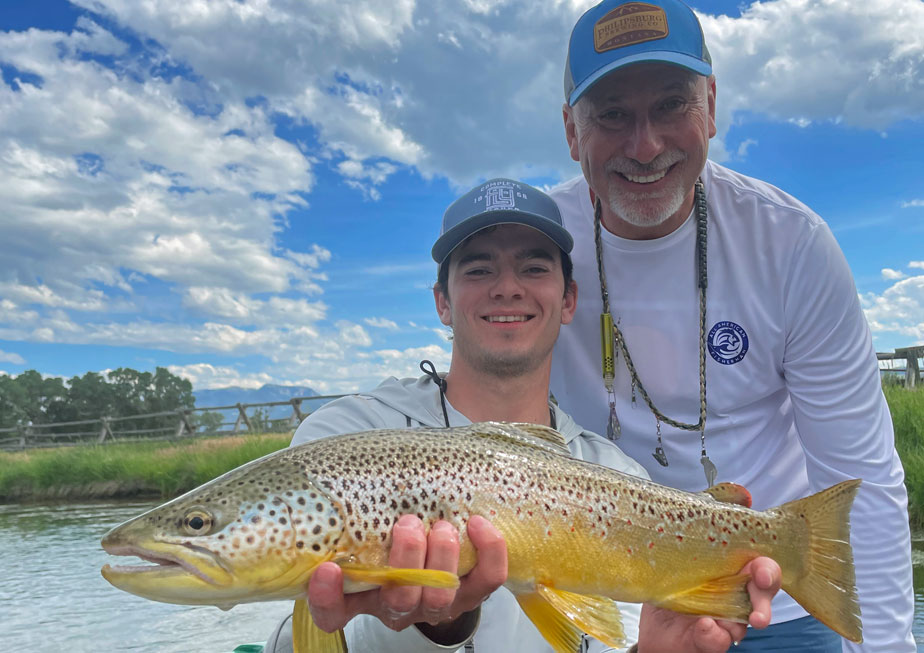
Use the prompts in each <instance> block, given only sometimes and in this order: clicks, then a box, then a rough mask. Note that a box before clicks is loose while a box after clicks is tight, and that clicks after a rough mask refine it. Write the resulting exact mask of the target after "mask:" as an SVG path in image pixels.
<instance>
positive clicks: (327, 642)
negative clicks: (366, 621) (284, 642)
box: [292, 599, 347, 653]
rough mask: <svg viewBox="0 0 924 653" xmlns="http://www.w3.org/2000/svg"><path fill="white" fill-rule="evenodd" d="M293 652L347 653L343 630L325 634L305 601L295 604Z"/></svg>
mask: <svg viewBox="0 0 924 653" xmlns="http://www.w3.org/2000/svg"><path fill="white" fill-rule="evenodd" d="M292 650H293V651H294V653H347V645H346V637H344V635H343V631H342V630H338V631H337V632H335V633H325V632H324V631H323V630H321V629H320V628H318V625H317V624H316V623H314V619H312V618H311V610H309V609H308V602H307V601H305V599H298V600H297V601H296V602H295V609H294V610H293V611H292Z"/></svg>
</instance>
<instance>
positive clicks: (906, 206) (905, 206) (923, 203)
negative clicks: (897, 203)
mask: <svg viewBox="0 0 924 653" xmlns="http://www.w3.org/2000/svg"><path fill="white" fill-rule="evenodd" d="M920 206H924V200H911V201H909V202H902V208H903V209H910V208H912V207H914V208H917V207H920Z"/></svg>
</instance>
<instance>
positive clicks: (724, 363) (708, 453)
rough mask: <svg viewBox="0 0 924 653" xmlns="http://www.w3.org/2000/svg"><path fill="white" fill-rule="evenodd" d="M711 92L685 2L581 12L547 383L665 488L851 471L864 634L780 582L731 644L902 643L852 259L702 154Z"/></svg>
mask: <svg viewBox="0 0 924 653" xmlns="http://www.w3.org/2000/svg"><path fill="white" fill-rule="evenodd" d="M715 103H716V82H715V77H714V76H713V74H712V61H711V59H710V56H709V53H708V51H707V49H706V44H705V39H704V36H703V33H702V29H701V27H700V25H699V21H698V20H697V18H696V16H695V14H694V13H693V11H692V10H691V9H690V8H689V7H688V6H686V5H685V4H683V3H682V2H680V1H679V0H646V1H645V2H625V0H604V2H602V3H601V4H599V5H597V6H595V7H593V8H591V9H589V10H588V11H587V12H586V13H585V14H584V15H583V16H582V17H581V18H580V19H579V20H578V22H577V24H576V25H575V27H574V30H573V32H572V35H571V39H570V43H569V48H568V60H567V63H566V69H565V104H564V108H563V117H564V126H565V134H566V137H567V141H568V146H569V148H570V153H571V156H572V158H573V159H574V160H575V161H578V162H580V164H581V169H582V172H583V177H579V178H576V179H574V180H571V181H569V182H566V183H564V184H562V185H561V186H559V187H558V188H556V189H554V190H553V191H552V193H551V195H552V196H553V198H554V199H555V200H556V202H557V203H558V206H559V208H560V210H561V212H562V215H563V218H564V222H565V226H566V227H567V228H568V230H569V231H570V232H571V234H572V235H573V236H574V250H573V252H572V258H573V260H574V278H575V281H576V282H577V284H578V286H579V287H580V288H581V303H580V305H579V306H578V308H577V311H576V313H575V316H574V318H573V320H572V322H571V323H570V324H567V325H564V326H563V327H562V329H561V334H560V336H559V339H558V342H557V344H556V346H555V352H554V355H553V365H552V382H551V388H552V391H553V393H554V395H555V397H556V398H557V399H558V402H559V404H560V405H561V406H562V407H563V408H564V409H565V410H567V411H568V412H569V413H570V414H572V415H573V416H574V417H575V419H576V420H577V421H578V422H580V423H581V424H583V425H585V426H586V427H588V428H590V429H591V430H593V431H596V432H598V433H606V434H607V435H608V437H609V438H610V439H612V440H618V441H619V446H620V448H622V449H623V450H624V451H625V452H626V453H628V454H629V455H630V456H631V457H632V458H634V459H635V460H638V461H641V462H643V463H644V461H647V463H644V464H645V466H646V469H647V471H648V472H649V474H650V475H651V477H652V479H653V480H654V481H656V482H658V483H663V484H665V485H670V486H673V487H678V488H682V489H685V490H690V491H696V490H701V489H702V488H704V487H707V486H709V485H712V484H713V483H714V482H715V481H716V480H718V481H731V482H735V483H740V484H742V485H744V486H746V487H748V488H749V489H750V490H751V492H752V494H753V497H754V506H755V507H756V508H759V509H763V508H767V507H769V506H774V505H778V504H782V503H785V502H787V501H791V500H793V499H796V498H798V497H802V496H806V495H808V494H810V493H812V492H816V491H818V490H820V489H822V488H824V487H827V486H829V485H832V484H834V483H837V482H839V481H842V480H844V479H848V478H862V479H863V484H862V487H861V488H860V492H859V495H858V497H857V501H856V503H855V504H854V509H853V513H852V524H853V528H852V532H851V543H852V545H853V551H854V556H855V562H856V569H857V587H858V592H859V597H860V603H861V609H862V621H863V636H864V640H865V642H864V643H863V644H851V643H849V642H843V641H842V640H841V638H840V637H838V636H837V635H835V634H834V633H833V632H832V631H830V630H829V629H827V628H826V627H825V626H823V625H821V624H820V623H818V622H817V621H815V620H814V619H812V618H811V617H809V616H807V615H806V613H805V612H804V611H803V610H802V609H801V608H800V607H799V606H798V605H796V603H795V602H794V601H792V600H791V599H790V598H789V597H788V596H785V595H783V594H782V593H781V594H780V595H779V596H778V597H777V599H776V600H775V601H774V604H773V617H774V623H773V625H771V626H770V627H769V628H767V629H766V630H764V631H761V632H754V633H751V634H750V635H749V636H748V637H747V638H746V639H745V640H744V641H743V642H742V644H741V646H740V647H738V648H736V649H735V651H736V652H737V651H771V650H772V651H811V652H819V653H820V652H824V653H834V652H837V653H840V651H841V650H842V649H843V650H844V651H850V652H860V651H863V652H873V651H881V652H883V653H885V652H886V651H888V652H889V653H912V652H913V651H915V644H914V640H913V637H912V635H911V623H912V617H913V609H914V604H913V594H912V583H911V580H912V579H911V561H910V542H909V539H910V538H909V529H908V518H907V495H906V492H905V487H904V484H903V478H904V474H903V470H902V466H901V462H900V461H899V459H898V455H897V454H896V452H895V448H894V443H893V434H892V423H891V418H890V415H889V410H888V406H887V404H886V402H885V399H884V397H883V395H882V391H881V387H880V381H879V372H878V364H877V362H876V354H875V350H874V348H873V345H872V340H871V338H870V333H869V328H868V326H867V324H866V321H865V319H864V316H863V313H862V311H861V309H860V306H859V301H858V298H857V293H856V289H855V287H854V283H853V279H852V277H851V274H850V270H849V268H848V266H847V262H846V260H845V259H844V256H843V254H842V253H841V251H840V249H839V248H838V245H837V243H836V242H835V240H834V237H833V236H832V234H831V231H830V230H829V228H828V226H827V225H826V224H825V223H824V221H822V220H821V218H819V217H818V216H817V215H816V214H815V213H813V212H812V211H811V210H810V209H809V208H808V207H806V206H805V205H804V204H802V203H800V202H799V201H798V200H796V199H794V198H792V197H790V196H789V195H787V194H786V193H784V192H782V191H780V190H779V189H777V188H774V187H773V186H771V185H769V184H767V183H764V182H761V181H758V180H755V179H751V178H748V177H745V176H743V175H740V174H737V173H735V172H733V171H731V170H728V169H727V168H724V167H722V166H720V165H717V164H715V163H713V162H711V161H707V154H708V147H709V139H710V138H712V137H713V136H714V135H715V133H716V127H715ZM707 380H708V388H709V391H708V393H707V392H706V387H707V383H706V382H707ZM873 524H875V527H872V525H873Z"/></svg>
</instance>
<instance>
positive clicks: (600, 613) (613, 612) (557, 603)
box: [539, 585, 625, 648]
mask: <svg viewBox="0 0 924 653" xmlns="http://www.w3.org/2000/svg"><path fill="white" fill-rule="evenodd" d="M539 594H541V595H542V598H544V599H545V600H546V601H548V602H549V604H551V606H552V607H553V608H555V609H556V610H558V611H559V612H560V613H562V614H563V615H564V616H565V618H566V619H568V620H569V621H571V623H573V624H574V625H575V626H577V627H578V628H579V629H580V630H581V631H582V632H585V633H587V634H588V635H590V636H591V637H593V638H594V639H596V640H599V641H601V642H603V643H604V644H606V645H607V646H611V647H613V648H622V647H623V646H625V633H624V632H623V629H622V615H620V614H619V606H617V605H616V601H614V600H613V599H609V598H606V597H604V596H589V595H586V594H575V593H574V592H566V591H564V590H559V589H555V588H554V587H548V586H546V585H540V586H539Z"/></svg>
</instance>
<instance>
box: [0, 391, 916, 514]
mask: <svg viewBox="0 0 924 653" xmlns="http://www.w3.org/2000/svg"><path fill="white" fill-rule="evenodd" d="M883 391H884V392H885V396H886V400H887V401H888V402H889V409H890V410H891V413H892V422H893V424H894V425H895V448H896V449H897V450H898V454H899V456H900V457H901V459H902V464H903V465H904V467H905V484H906V486H907V487H908V500H909V508H908V512H909V516H910V520H911V524H912V526H913V527H915V528H918V529H920V528H924V388H916V389H913V390H908V389H905V388H904V387H901V386H898V385H893V384H886V385H884V386H883ZM291 437H292V436H291V434H282V435H278V434H273V435H248V436H226V437H222V438H203V439H197V440H185V441H177V442H139V443H130V444H110V445H105V446H85V447H61V448H57V449H34V450H31V451H25V452H20V453H0V501H2V500H11V499H15V500H19V499H24V498H25V499H28V498H43V497H46V498H47V497H48V496H49V491H51V490H54V489H55V488H63V489H64V490H67V491H66V492H62V493H61V494H60V495H59V496H62V497H64V498H83V497H86V496H100V495H104V496H124V495H130V494H138V493H141V494H149V495H159V496H161V497H165V498H166V497H172V496H176V495H178V494H181V493H182V492H186V491H187V490H191V489H192V488H194V487H197V486H199V485H201V484H202V483H205V482H206V481H209V480H211V479H213V478H215V477H216V476H219V475H220V474H223V473H225V472H226V471H228V470H230V469H234V468H235V467H238V466H240V465H243V464H244V463H246V462H248V461H250V460H254V459H256V458H259V457H260V456H263V455H265V454H267V453H270V452H273V451H276V450H278V449H281V448H282V447H285V446H286V445H287V444H288V443H289V440H290V439H291ZM52 496H54V495H53V494H52Z"/></svg>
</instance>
